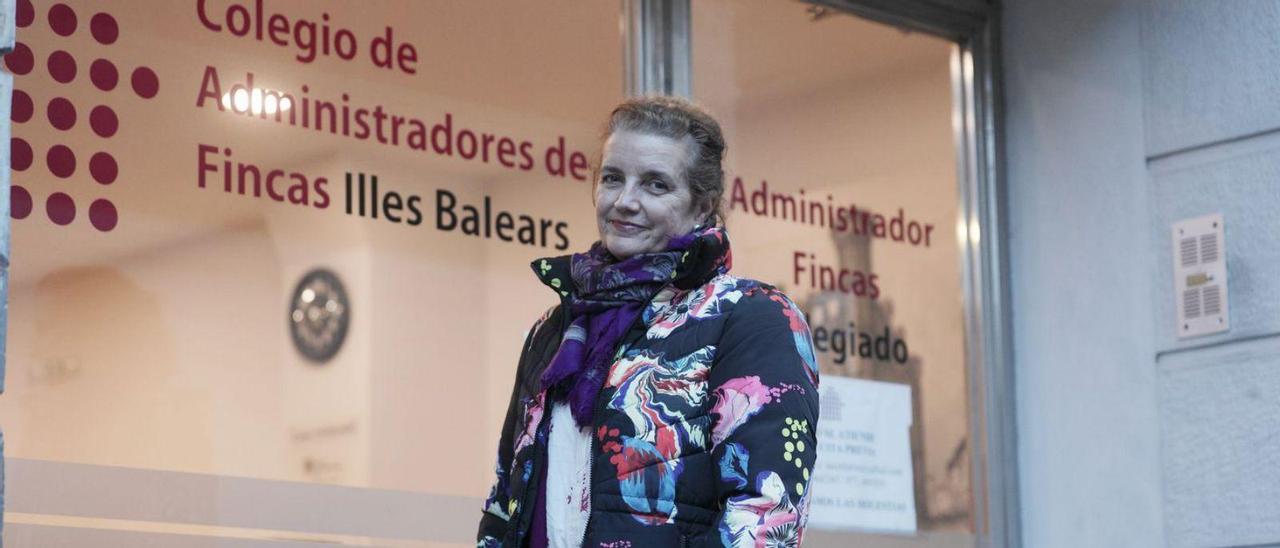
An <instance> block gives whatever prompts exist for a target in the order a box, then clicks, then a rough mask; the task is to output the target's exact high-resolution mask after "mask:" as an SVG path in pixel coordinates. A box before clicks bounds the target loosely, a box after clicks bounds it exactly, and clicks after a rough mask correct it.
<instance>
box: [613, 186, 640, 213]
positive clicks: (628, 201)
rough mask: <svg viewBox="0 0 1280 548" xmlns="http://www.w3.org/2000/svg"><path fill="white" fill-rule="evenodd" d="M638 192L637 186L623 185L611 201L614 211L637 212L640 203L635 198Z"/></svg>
mask: <svg viewBox="0 0 1280 548" xmlns="http://www.w3.org/2000/svg"><path fill="white" fill-rule="evenodd" d="M639 190H640V189H639V185H623V187H622V190H620V191H619V192H618V196H617V197H616V198H614V200H613V207H614V209H621V210H623V211H637V210H639V209H640V201H639V199H638V196H636V192H638V191H639Z"/></svg>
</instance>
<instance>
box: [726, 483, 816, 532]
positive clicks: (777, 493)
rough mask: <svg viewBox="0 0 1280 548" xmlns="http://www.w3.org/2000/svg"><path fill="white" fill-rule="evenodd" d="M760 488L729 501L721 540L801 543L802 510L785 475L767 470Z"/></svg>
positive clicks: (758, 486) (758, 484)
mask: <svg viewBox="0 0 1280 548" xmlns="http://www.w3.org/2000/svg"><path fill="white" fill-rule="evenodd" d="M756 489H757V491H759V493H760V496H758V497H750V496H747V495H739V496H736V497H732V498H730V499H729V501H728V502H727V503H725V507H724V519H723V520H722V521H721V522H720V542H721V544H723V545H724V546H731V547H734V548H739V547H742V548H747V547H752V548H754V547H758V546H798V545H799V544H800V535H799V531H800V519H799V517H800V513H799V512H798V511H797V510H796V506H795V503H793V502H791V497H790V496H789V495H788V494H787V488H786V487H785V486H784V485H783V484H782V478H780V477H779V476H778V474H777V473H774V472H763V473H761V474H760V476H759V477H758V478H757V480H756ZM802 504H803V503H802Z"/></svg>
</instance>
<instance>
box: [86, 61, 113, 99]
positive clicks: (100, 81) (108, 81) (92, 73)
mask: <svg viewBox="0 0 1280 548" xmlns="http://www.w3.org/2000/svg"><path fill="white" fill-rule="evenodd" d="M89 80H90V81H92V82H93V86H94V87H96V88H98V89H100V90H102V91H111V90H113V89H116V84H117V83H118V82H119V81H120V73H119V72H116V66H115V65H113V64H111V61H108V60H106V59H98V60H96V61H94V62H93V64H91V65H89Z"/></svg>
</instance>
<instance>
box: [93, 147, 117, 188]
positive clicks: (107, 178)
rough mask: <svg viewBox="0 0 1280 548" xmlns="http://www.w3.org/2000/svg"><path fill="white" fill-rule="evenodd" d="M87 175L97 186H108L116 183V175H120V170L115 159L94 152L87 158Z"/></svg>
mask: <svg viewBox="0 0 1280 548" xmlns="http://www.w3.org/2000/svg"><path fill="white" fill-rule="evenodd" d="M89 174H90V175H92V176H93V180H94V181H97V182H98V184H100V185H109V184H111V183H114V182H116V175H119V174H120V168H119V167H118V166H116V159H115V158H114V157H112V156H111V155H110V154H107V153H105V152H95V153H93V156H91V157H89Z"/></svg>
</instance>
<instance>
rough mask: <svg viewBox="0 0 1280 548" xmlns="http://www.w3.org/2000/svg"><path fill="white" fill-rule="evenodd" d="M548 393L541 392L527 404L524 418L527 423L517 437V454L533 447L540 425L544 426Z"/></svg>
mask: <svg viewBox="0 0 1280 548" xmlns="http://www.w3.org/2000/svg"><path fill="white" fill-rule="evenodd" d="M546 399H547V393H546V391H542V392H539V393H538V395H537V396H534V397H532V398H529V400H528V401H527V402H526V403H525V410H524V416H525V418H526V419H527V422H525V424H524V428H522V429H521V431H520V434H519V435H518V436H517V437H516V448H515V454H519V453H520V450H521V449H524V448H525V447H528V446H530V445H533V441H534V438H535V437H536V436H537V435H538V425H539V424H542V412H543V410H544V409H543V406H544V405H545V404H546Z"/></svg>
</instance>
